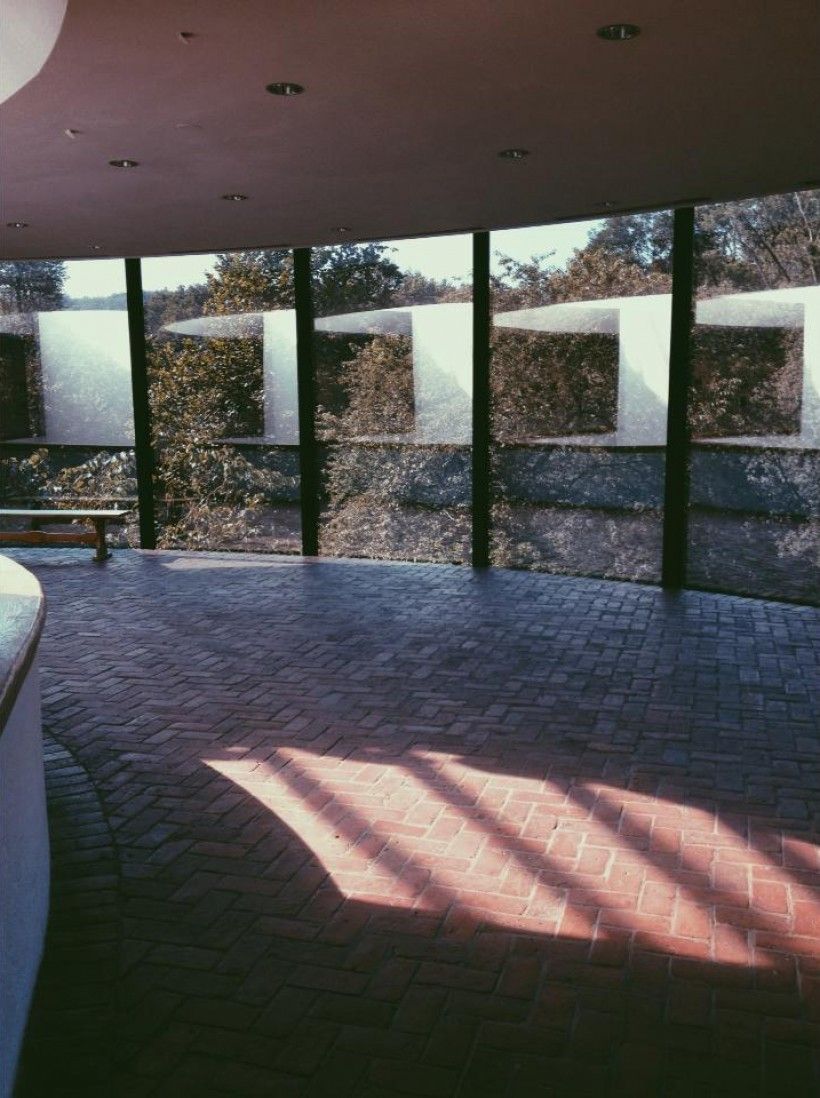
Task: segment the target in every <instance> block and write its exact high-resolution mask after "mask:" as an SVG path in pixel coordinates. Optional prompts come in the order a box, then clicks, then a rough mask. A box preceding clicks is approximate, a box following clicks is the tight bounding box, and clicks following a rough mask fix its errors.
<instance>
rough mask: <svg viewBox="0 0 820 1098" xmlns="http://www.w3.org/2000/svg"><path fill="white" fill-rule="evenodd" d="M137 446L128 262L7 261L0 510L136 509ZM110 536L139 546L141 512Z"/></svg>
mask: <svg viewBox="0 0 820 1098" xmlns="http://www.w3.org/2000/svg"><path fill="white" fill-rule="evenodd" d="M72 273H74V274H77V273H79V275H80V281H82V279H83V278H91V279H95V278H96V279H99V280H100V282H101V284H102V285H103V286H104V290H105V292H104V293H103V294H102V295H100V296H97V297H94V298H89V297H85V296H79V295H73V294H72V293H71V292H70V291H71V284H72V282H73V281H74V279H73V278H72ZM133 443H134V424H133V408H132V398H131V373H130V356H129V344H128V320H127V314H126V311H125V272H124V267H123V264H122V262H121V261H112V260H97V261H95V260H86V261H82V262H74V263H67V262H62V261H58V260H31V261H8V262H2V263H0V506H5V507H9V508H42V507H66V508H71V507H75V508H78V507H95V508H104V507H112V506H117V507H122V506H123V505H125V506H128V507H133V508H135V507H136V470H135V463H134V453H133V449H132V447H133ZM4 521H5V522H6V523H7V524H8V525H10V526H11V525H13V524H14V522H15V520H4ZM18 525H20V523H18ZM110 538H111V539H113V540H115V541H116V540H119V541H120V542H121V543H124V544H138V532H137V519H136V513H134V515H133V516H132V518H131V520H130V521H129V523H128V524H127V525H126V526H125V527H124V528H116V527H115V528H112V529H111V531H110Z"/></svg>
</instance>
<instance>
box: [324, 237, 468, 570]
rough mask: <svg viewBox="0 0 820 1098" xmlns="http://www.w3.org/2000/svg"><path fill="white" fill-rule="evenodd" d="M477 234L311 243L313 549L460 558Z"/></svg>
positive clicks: (464, 553) (464, 548)
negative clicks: (316, 515)
mask: <svg viewBox="0 0 820 1098" xmlns="http://www.w3.org/2000/svg"><path fill="white" fill-rule="evenodd" d="M471 264H472V240H471V237H469V236H452V237H438V238H435V239H429V240H412V241H390V242H386V243H379V244H362V245H341V246H338V247H334V248H318V249H316V250H315V251H314V253H313V280H314V302H315V312H316V336H315V339H316V400H317V436H318V439H319V445H320V464H321V473H322V476H321V483H322V492H323V507H322V514H321V519H320V528H319V544H320V551H321V552H322V553H327V554H331V555H337V556H359V557H386V558H393V559H404V560H430V561H456V562H460V561H464V560H467V559H468V557H469V547H470V495H471V469H470V463H471V456H470V439H471V432H472V306H471V296H472V291H471Z"/></svg>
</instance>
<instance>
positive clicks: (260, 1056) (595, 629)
mask: <svg viewBox="0 0 820 1098" xmlns="http://www.w3.org/2000/svg"><path fill="white" fill-rule="evenodd" d="M17 556H18V559H20V560H21V561H24V562H25V563H26V564H27V565H28V566H29V567H32V568H33V570H34V571H35V572H36V573H37V575H38V576H39V577H40V579H41V581H42V583H43V584H44V587H45V589H46V592H47V595H48V610H49V617H48V623H47V627H46V633H45V636H44V640H43V645H42V653H43V691H44V699H45V721H46V732H47V736H48V749H47V763H48V769H49V796H50V803H51V810H52V841H53V853H54V876H55V891H54V904H53V913H52V921H51V924H50V932H49V943H48V950H47V956H46V961H45V963H44V966H43V971H42V979H41V984H40V988H39V990H38V996H37V1002H36V1004H35V1009H34V1012H33V1016H32V1022H31V1026H30V1033H29V1038H28V1041H27V1045H26V1051H25V1056H24V1063H23V1070H22V1073H21V1079H20V1083H19V1086H18V1093H19V1095H20V1098H28V1096H30V1095H62V1094H74V1093H76V1094H83V1095H96V1094H99V1095H106V1096H111V1095H114V1096H117V1098H119V1096H122V1098H129V1096H132V1095H133V1096H141V1095H160V1096H169V1098H170V1096H180V1095H183V1096H184V1095H211V1094H214V1095H242V1096H244V1095H275V1096H277V1098H280V1096H281V1098H286V1096H290V1095H299V1096H305V1098H318V1096H321V1095H328V1096H334V1098H335V1096H342V1095H354V1096H357V1098H389V1096H391V1095H431V1096H437V1095H438V1096H450V1095H453V1096H455V1095H458V1096H464V1098H470V1096H473V1095H475V1096H476V1098H480V1096H484V1095H486V1096H488V1098H498V1096H502V1095H509V1096H513V1098H517V1096H527V1095H543V1096H548V1095H549V1096H565V1095H566V1096H570V1095H572V1096H584V1095H596V1096H600V1095H618V1096H620V1095H624V1096H629V1098H640V1096H643V1095H652V1096H661V1095H663V1096H670V1098H672V1096H683V1095H695V1094H697V1095H698V1096H716V1098H717V1096H730V1095H744V1096H750V1098H751V1096H755V1095H760V1096H763V1095H766V1096H773V1098H775V1096H776V1098H780V1096H783V1095H788V1096H790V1098H797V1096H802V1095H809V1094H811V1093H813V1092H814V1087H815V1086H816V1085H817V1081H818V1080H817V1068H818V1065H817V1049H818V1037H820V957H819V955H818V954H819V953H820V901H819V900H818V884H819V883H820V877H819V876H818V853H817V847H816V845H815V843H816V839H817V812H818V789H819V788H820V771H819V768H818V759H819V758H820V733H818V724H819V723H820V722H818V705H820V676H819V675H818V655H819V654H820V614H819V613H818V612H817V611H816V610H812V609H808V608H801V607H796V606H782V605H777V604H774V603H763V602H756V601H753V600H746V599H739V598H731V597H727V596H718V595H707V594H698V593H687V594H684V595H682V596H680V597H668V596H665V595H663V594H662V593H660V592H659V591H657V590H656V589H654V588H649V587H639V586H635V585H628V584H615V583H607V582H603V581H600V582H599V581H584V580H570V579H563V578H556V577H548V576H543V575H532V574H528V573H523V572H520V573H512V572H501V571H498V572H491V573H485V574H481V573H473V572H471V571H469V570H468V569H463V568H455V567H448V566H430V565H421V566H414V565H402V564H381V563H379V564H376V563H368V562H360V563H356V562H340V561H323V562H321V563H317V562H305V561H300V560H298V559H294V558H291V559H288V558H272V557H261V558H247V557H227V556H220V555H193V554H192V555H186V554H174V553H159V554H140V553H136V552H127V551H122V552H118V553H117V554H116V555H115V557H114V559H113V560H112V561H111V562H109V563H108V564H107V565H105V566H104V567H102V568H100V567H97V566H94V565H93V564H92V563H91V562H90V560H89V559H88V555H87V554H86V553H84V552H74V551H53V550H45V551H35V552H30V553H25V554H23V553H18V554H17Z"/></svg>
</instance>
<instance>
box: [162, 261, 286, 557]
mask: <svg viewBox="0 0 820 1098" xmlns="http://www.w3.org/2000/svg"><path fill="white" fill-rule="evenodd" d="M177 263H178V261H177V259H176V257H170V256H169V257H167V258H166V259H163V260H153V261H152V278H154V279H159V280H160V281H164V282H165V285H166V287H167V288H166V289H163V290H157V291H153V292H151V291H147V292H146V293H145V322H146V340H147V351H148V372H149V387H150V401H151V414H152V428H153V433H154V448H155V493H156V496H157V525H158V544H159V545H160V546H161V547H163V548H187V549H229V550H244V551H257V552H291V553H296V552H299V550H300V548H301V535H300V520H299V453H298V443H299V431H298V406H297V398H296V321H295V313H294V304H293V261H292V253H291V252H289V251H287V250H281V249H280V250H267V251H261V250H258V251H248V252H233V253H227V254H222V255H218V256H216V257H214V263H213V269H212V270H211V271H209V272H206V273H205V275H204V278H203V280H202V281H201V282H200V283H198V284H196V285H193V286H186V285H179V284H176V282H175V280H176V278H178V275H177V273H176V271H177Z"/></svg>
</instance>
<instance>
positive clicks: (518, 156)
mask: <svg viewBox="0 0 820 1098" xmlns="http://www.w3.org/2000/svg"><path fill="white" fill-rule="evenodd" d="M498 155H499V156H500V157H501V159H502V160H523V159H524V157H525V156H529V155H530V150H529V149H502V150H501V152H500V153H499V154H498Z"/></svg>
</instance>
